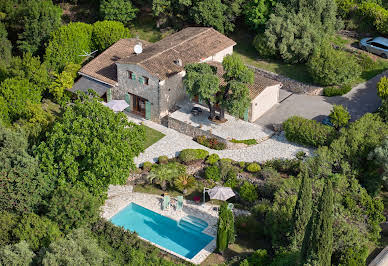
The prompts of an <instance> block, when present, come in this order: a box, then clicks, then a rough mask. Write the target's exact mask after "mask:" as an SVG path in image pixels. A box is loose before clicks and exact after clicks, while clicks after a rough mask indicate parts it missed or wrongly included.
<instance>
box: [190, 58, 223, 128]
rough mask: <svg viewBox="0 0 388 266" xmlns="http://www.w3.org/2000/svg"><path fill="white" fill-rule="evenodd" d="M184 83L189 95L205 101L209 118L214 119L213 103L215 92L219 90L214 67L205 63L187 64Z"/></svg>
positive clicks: (214, 101)
mask: <svg viewBox="0 0 388 266" xmlns="http://www.w3.org/2000/svg"><path fill="white" fill-rule="evenodd" d="M185 70H186V77H185V79H184V81H183V82H184V84H185V87H186V91H187V93H188V94H189V95H190V97H197V96H198V97H199V99H200V100H203V101H205V103H206V104H207V106H208V107H209V110H210V116H209V119H210V120H214V119H215V109H214V104H215V103H216V94H217V92H218V91H219V90H220V88H219V82H220V81H219V79H218V77H217V76H216V69H214V68H212V67H211V66H210V65H208V64H206V63H195V64H187V65H186V66H185Z"/></svg>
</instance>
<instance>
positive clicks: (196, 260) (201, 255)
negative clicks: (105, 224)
mask: <svg viewBox="0 0 388 266" xmlns="http://www.w3.org/2000/svg"><path fill="white" fill-rule="evenodd" d="M130 194H132V195H136V194H137V195H147V196H150V197H153V198H160V196H157V195H150V194H146V193H139V192H131V193H130ZM115 196H117V195H115ZM115 196H114V197H115ZM121 200H122V201H121V202H120V203H121V204H120V206H118V207H117V208H115V209H114V212H112V213H111V214H110V215H102V216H103V218H105V219H107V220H109V221H110V220H111V219H112V218H113V217H114V216H115V215H116V214H118V213H119V212H120V211H122V210H123V209H124V208H126V207H127V206H128V205H129V204H131V203H135V204H137V205H139V206H142V207H143V208H146V209H148V210H150V211H153V212H155V213H158V214H160V215H162V216H164V217H167V218H170V219H172V220H174V221H177V222H179V220H180V219H181V218H180V219H176V218H174V217H171V216H169V215H165V213H163V210H161V211H156V210H154V209H150V208H148V207H146V206H144V205H143V204H139V203H138V202H136V201H135V200H134V199H133V198H128V197H127V198H125V199H121ZM185 202H186V204H187V202H189V203H191V201H188V200H185ZM104 205H105V204H104ZM207 205H208V206H209V207H212V205H210V204H207ZM214 206H215V205H214ZM209 215H210V214H209ZM193 216H195V217H197V218H199V217H198V216H196V215H193ZM200 219H202V218H200ZM217 220H218V217H217ZM206 222H207V223H208V226H207V227H206V228H204V229H203V230H202V231H201V232H202V233H203V234H206V235H208V236H211V237H213V240H212V241H210V242H209V243H208V244H207V245H206V246H205V247H204V248H202V249H201V250H200V251H199V252H198V253H197V254H195V256H194V257H193V258H191V259H189V258H186V257H184V256H182V255H180V254H178V253H176V252H174V251H172V250H169V249H167V248H164V247H162V246H160V245H158V244H156V243H154V242H152V241H150V240H147V239H145V238H143V237H141V236H139V235H138V237H139V238H140V239H142V240H144V241H146V242H148V243H150V244H151V245H153V246H155V247H157V248H159V249H161V250H163V251H165V252H167V253H169V254H171V255H173V256H175V257H177V258H180V259H182V260H184V261H187V262H190V263H193V264H196V265H198V264H201V263H202V262H203V261H204V260H206V258H207V257H208V256H209V255H210V254H212V253H213V252H214V250H215V249H216V240H217V235H216V234H210V233H209V232H207V231H210V230H209V229H211V227H212V225H211V224H210V223H209V221H206ZM129 231H130V230H129Z"/></svg>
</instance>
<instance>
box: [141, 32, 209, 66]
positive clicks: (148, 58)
mask: <svg viewBox="0 0 388 266" xmlns="http://www.w3.org/2000/svg"><path fill="white" fill-rule="evenodd" d="M188 28H197V27H187V28H185V29H188ZM203 28H206V27H203ZM212 29H213V28H212V27H208V28H207V29H206V30H204V31H202V32H200V33H198V34H195V35H193V36H191V37H190V38H189V39H186V40H183V42H180V43H178V44H176V45H174V46H172V47H169V48H168V49H166V50H164V51H161V52H159V53H156V54H154V55H152V56H150V57H147V58H145V59H144V60H141V61H140V62H138V63H137V64H142V63H144V62H146V61H148V60H150V59H152V58H154V57H155V56H158V55H161V54H163V53H165V52H167V51H169V50H172V49H174V48H175V47H177V46H178V45H181V44H183V43H185V42H187V41H190V40H192V39H194V38H196V37H198V36H200V35H202V34H204V33H205V32H208V31H209V30H212ZM178 32H179V31H178ZM178 32H177V33H178ZM170 36H172V35H170ZM163 40H165V39H162V40H160V41H163ZM160 41H158V42H160ZM158 42H156V43H158ZM156 43H154V44H156ZM149 47H152V45H150V46H149Z"/></svg>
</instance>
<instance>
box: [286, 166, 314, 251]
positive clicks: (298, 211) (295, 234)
mask: <svg viewBox="0 0 388 266" xmlns="http://www.w3.org/2000/svg"><path fill="white" fill-rule="evenodd" d="M302 174H303V177H302V183H301V184H300V189H299V193H298V199H297V201H296V206H295V209H294V213H293V226H292V232H291V238H290V242H291V243H290V245H291V246H290V248H291V249H292V250H299V249H300V247H301V245H302V242H303V238H304V234H305V231H306V226H307V224H308V222H309V220H310V217H311V213H312V206H313V200H312V182H311V179H310V177H309V175H308V171H307V168H306V167H304V171H303V172H302Z"/></svg>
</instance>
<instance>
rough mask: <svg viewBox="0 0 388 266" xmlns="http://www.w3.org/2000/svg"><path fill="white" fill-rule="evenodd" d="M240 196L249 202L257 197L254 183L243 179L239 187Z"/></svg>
mask: <svg viewBox="0 0 388 266" xmlns="http://www.w3.org/2000/svg"><path fill="white" fill-rule="evenodd" d="M240 196H241V198H242V199H243V200H246V201H248V202H250V203H252V202H254V201H256V200H257V199H258V195H257V191H256V187H255V185H253V184H251V183H249V182H248V181H244V183H243V185H242V186H241V188H240Z"/></svg>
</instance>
